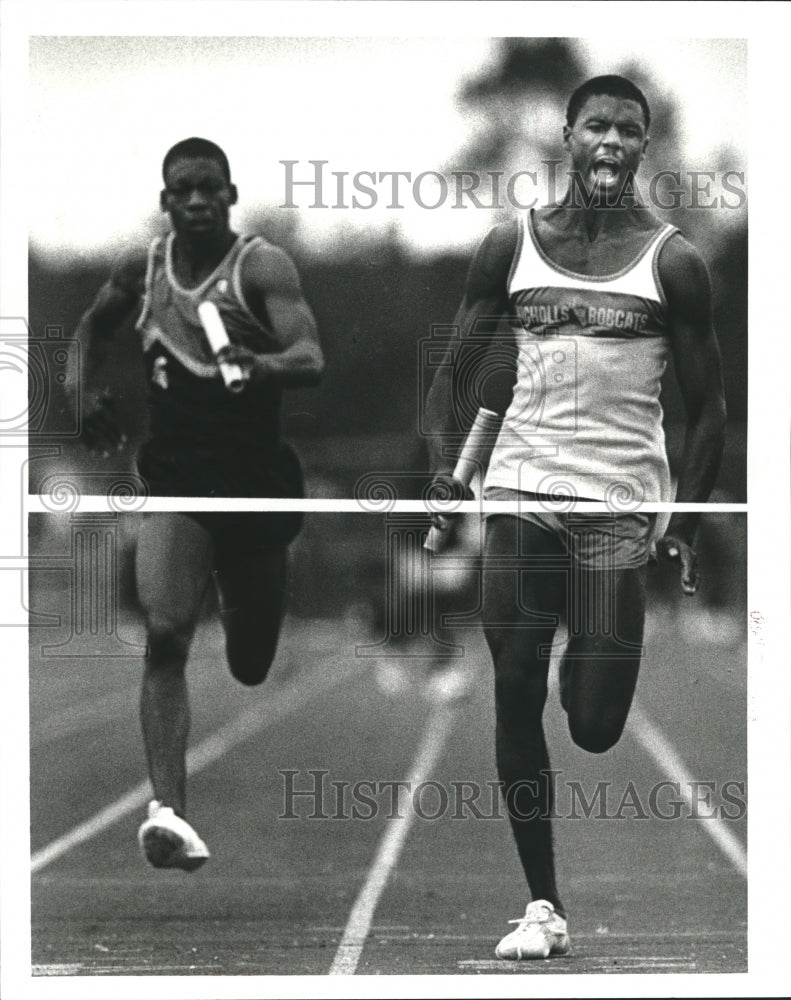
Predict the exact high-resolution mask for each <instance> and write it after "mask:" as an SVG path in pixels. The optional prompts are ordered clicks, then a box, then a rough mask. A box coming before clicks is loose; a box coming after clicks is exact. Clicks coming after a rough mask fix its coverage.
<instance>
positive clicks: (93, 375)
mask: <svg viewBox="0 0 791 1000" xmlns="http://www.w3.org/2000/svg"><path fill="white" fill-rule="evenodd" d="M145 274H146V254H145V251H143V252H138V251H133V252H132V253H130V254H128V255H127V256H125V257H124V258H122V259H121V260H119V261H118V263H117V264H116V265H115V266H114V267H113V269H112V271H111V272H110V277H109V278H108V279H107V281H106V282H105V283H104V284H103V285H102V287H101V288H100V289H99V291H98V292H97V294H96V298H95V299H94V300H93V302H92V303H91V305H90V306H89V307H88V309H87V310H86V311H85V312H84V313H83V314H82V316H81V317H80V320H79V322H78V324H77V329H76V330H75V336H76V337H77V339H78V340H79V342H80V354H81V358H80V360H79V370H78V368H77V365H76V364H73V365H72V366H70V367H69V369H68V370H67V372H66V382H65V388H66V391H67V392H69V393H70V394H71V395H72V396H74V395H76V393H77V389H78V387H80V388H82V391H83V393H84V398H85V399H86V400H91V399H95V397H96V394H97V393H98V392H99V391H101V387H100V386H99V385H98V373H99V371H100V369H101V368H102V365H103V364H104V362H105V361H106V359H107V356H108V354H109V350H110V342H111V340H112V338H113V335H114V334H115V332H116V331H117V329H118V327H119V326H120V325H121V324H122V323H123V321H124V320H125V319H126V318H127V317H128V316H129V314H130V313H131V312H132V310H133V309H135V307H136V306H137V305H138V303H139V301H140V299H141V297H142V295H143V291H144V284H145Z"/></svg>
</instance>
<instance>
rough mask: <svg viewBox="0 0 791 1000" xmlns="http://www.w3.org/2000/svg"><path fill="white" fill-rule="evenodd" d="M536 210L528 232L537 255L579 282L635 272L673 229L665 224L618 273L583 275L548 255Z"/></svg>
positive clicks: (611, 277)
mask: <svg viewBox="0 0 791 1000" xmlns="http://www.w3.org/2000/svg"><path fill="white" fill-rule="evenodd" d="M534 211H535V209H533V208H531V209H529V210H528V213H527V231H528V234H529V235H530V241H531V243H532V244H533V247H534V248H535V251H536V253H537V254H538V255H539V257H540V258H541V260H543V261H544V263H545V264H546V265H547V266H548V267H551V268H552V270H553V271H557V272H558V273H559V274H565V275H566V276H567V277H569V278H577V279H578V280H579V281H593V282H605V281H615V280H616V279H617V278H622V277H623V276H624V275H625V274H628V273H629V272H630V271H632V270H634V268H635V267H637V265H638V264H639V263H640V261H641V260H643V258H644V257H645V256H646V254H647V253H648V251H649V250H650V249H651V247H653V246H654V245H655V244H656V243H657V242H658V240H659V238H660V237H661V236H663V235H664V234H665V233H666V232H668V231H669V230H670V229H672V228H673V227H672V226H671V225H670V224H669V223H665V224H663V225H661V226H660V227H659V229H657V230H656V232H655V233H652V234H651V238H650V239H649V240H648V241H647V242H646V244H645V246H644V247H643V248H642V249H641V250H640V251H639V253H638V254H637V256H636V257H634V258H633V259H632V260H631V261H630V262H629V263H628V264H627V265H626V266H625V267H622V268H621V269H620V270H618V271H613V272H612V273H611V274H582V273H581V272H579V271H572V270H571V268H568V267H564V266H563V265H562V264H558V263H557V261H554V260H552V258H551V257H550V256H549V255H548V254H547V252H546V251H545V250H544V248H543V247H542V246H541V244H540V243H539V242H538V236H537V234H536V231H535V227H534V225H533V212H534Z"/></svg>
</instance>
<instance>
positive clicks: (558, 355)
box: [424, 77, 725, 959]
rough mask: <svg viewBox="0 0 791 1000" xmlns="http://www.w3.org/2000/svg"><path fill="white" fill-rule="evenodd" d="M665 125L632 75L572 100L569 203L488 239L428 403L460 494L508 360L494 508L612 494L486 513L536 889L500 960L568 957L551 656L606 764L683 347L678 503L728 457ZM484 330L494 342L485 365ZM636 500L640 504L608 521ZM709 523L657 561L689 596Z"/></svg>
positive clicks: (446, 483)
mask: <svg viewBox="0 0 791 1000" xmlns="http://www.w3.org/2000/svg"><path fill="white" fill-rule="evenodd" d="M649 125H650V112H649V109H648V104H647V102H646V99H645V97H644V95H643V94H642V93H641V92H640V91H639V90H638V89H637V88H636V87H635V86H634V84H632V83H631V82H630V81H628V80H625V79H624V78H622V77H598V78H595V79H593V80H589V81H588V82H587V83H586V84H583V85H582V86H581V87H579V88H578V89H577V90H576V91H575V93H574V94H573V95H572V97H571V100H570V101H569V105H568V109H567V116H566V125H565V126H564V129H563V140H564V145H565V147H566V150H567V152H568V154H569V156H570V160H571V168H572V170H571V173H570V178H571V181H570V185H569V190H568V192H567V194H566V196H565V198H564V199H563V201H562V202H561V203H560V204H558V205H553V206H550V207H548V208H544V209H540V210H538V211H535V212H531V213H530V214H529V215H528V216H525V217H523V218H522V219H521V220H519V221H518V222H514V223H510V224H507V225H503V226H498V227H496V228H495V229H493V230H492V232H490V233H489V235H488V236H487V237H486V239H485V240H484V242H483V243H482V245H481V247H480V249H479V250H478V252H477V254H476V256H475V258H474V260H473V263H472V266H471V268H470V271H469V274H468V277H467V285H466V289H465V295H464V300H463V302H462V304H461V307H460V309H459V312H458V313H457V316H456V326H457V327H458V336H457V337H456V338H455V339H453V340H452V342H451V343H450V346H449V347H448V349H447V351H446V354H445V357H444V359H442V362H441V364H440V365H439V366H438V367H437V369H436V375H435V378H434V382H433V384H432V387H431V390H430V392H429V396H428V400H427V407H426V420H425V422H424V426H425V425H427V426H428V429H429V432H430V435H431V436H430V438H429V450H430V453H431V457H432V467H433V470H434V472H435V475H436V485H437V487H438V488H439V489H440V490H441V491H442V492H444V493H445V494H446V495H447V490H448V489H450V490H451V491H452V492H455V494H456V495H458V496H459V497H462V496H464V495H465V490H464V489H463V488H462V485H461V484H460V483H457V482H455V480H453V478H452V476H450V474H449V473H448V472H447V470H448V468H449V467H452V455H451V457H450V458H449V456H448V452H449V451H450V450H451V449H449V448H448V443H449V442H453V440H454V439H458V433H459V430H461V431H464V430H465V429H466V425H468V424H469V421H471V419H472V414H474V413H475V412H476V410H477V408H478V406H480V405H481V404H482V403H488V404H489V405H490V406H491V401H490V400H489V399H486V400H483V399H480V398H471V396H470V390H469V388H468V387H470V386H473V387H478V386H489V385H490V384H491V381H492V378H491V376H492V375H493V374H496V369H497V367H498V365H500V364H501V359H502V358H503V357H504V356H506V355H510V356H512V357H513V358H514V359H515V360H514V365H513V367H514V368H515V369H516V374H515V385H514V388H513V396H512V398H511V399H510V400H509V401H508V402H507V403H506V404H505V405H504V407H503V408H504V410H505V419H504V423H503V427H502V430H501V432H500V434H499V436H498V439H497V444H496V447H495V449H494V452H493V455H492V458H491V461H490V465H489V469H488V474H487V477H486V487H487V488H486V496H487V497H488V498H491V499H521V498H524V499H526V500H532V501H536V500H537V499H539V498H541V499H542V502H543V503H544V505H545V507H546V496H545V495H546V494H553V495H555V496H558V495H560V496H565V497H572V498H573V497H580V498H587V499H593V500H601V501H608V502H609V504H608V503H602V513H601V514H584V513H580V514H574V513H573V511H572V512H566V513H563V512H560V513H558V512H557V511H554V512H549V511H548V510H544V511H539V512H537V513H535V512H532V511H527V510H524V509H520V510H519V511H518V513H516V514H506V513H491V512H490V513H489V514H488V515H487V523H486V545H485V564H484V579H483V624H484V630H485V634H486V639H487V642H488V644H489V648H490V651H491V654H492V658H493V661H494V670H495V707H496V714H497V739H496V745H497V766H498V772H499V776H500V780H501V782H502V786H503V789H504V799H505V803H506V806H507V808H508V812H509V816H510V818H511V821H512V823H511V826H512V831H513V834H514V838H515V840H516V846H517V850H518V853H519V857H520V860H521V863H522V867H523V870H524V873H525V878H526V880H527V883H528V888H529V891H530V895H531V902H530V903H529V905H528V907H527V910H526V912H525V915H524V917H523V918H520V919H519V920H518V921H516V923H517V927H516V929H515V930H514V931H513V932H511V933H510V934H507V935H506V936H505V937H504V938H503V939H502V940H501V941H500V943H499V944H498V945H497V948H496V954H497V955H498V957H500V958H506V959H514V958H517V959H529V958H546V957H548V956H549V955H553V954H557V955H561V954H565V953H566V952H567V951H568V949H569V938H568V933H567V925H566V910H565V906H564V904H563V902H562V900H561V898H560V896H559V893H558V888H557V885H556V880H555V865H554V853H553V845H552V833H551V826H550V818H549V817H550V816H551V814H552V808H553V787H552V782H551V779H550V764H549V755H548V752H547V746H546V741H545V738H544V730H543V722H542V716H543V709H544V704H545V701H546V697H547V675H548V669H549V657H550V651H551V648H552V644H553V640H554V638H555V632H556V628H557V624H558V622H559V621H560V620H561V618H565V619H566V621H567V624H568V635H569V638H568V643H567V646H566V650H565V653H564V656H563V661H562V665H561V684H560V688H561V702H562V704H563V707H564V708H565V710H566V712H567V715H568V723H569V730H570V733H571V736H572V738H573V739H574V741H575V742H576V743H577V744H578V745H579V746H581V747H583V748H585V749H587V750H589V751H591V752H593V753H601V752H603V751H605V750H607V749H609V748H610V747H611V746H613V745H614V744H615V743H616V742H617V741H618V739H619V738H620V735H621V732H622V731H623V727H624V725H625V723H626V718H627V715H628V712H629V707H630V705H631V701H632V695H633V693H634V688H635V684H636V681H637V673H638V669H639V665H640V658H641V654H642V642H643V625H644V616H645V563H646V561H647V559H648V552H649V543H650V538H651V531H652V527H653V517H652V515H650V514H647V513H644V512H642V511H640V510H639V504H640V502H641V501H659V500H667V499H668V498H669V497H670V477H669V474H668V467H667V459H666V457H665V449H664V438H663V434H662V422H661V421H662V412H661V409H660V406H659V383H660V379H661V377H662V373H663V371H664V369H665V364H666V360H667V358H668V357H669V356H670V354H671V353H672V355H673V358H674V362H675V369H676V373H677V376H678V382H679V386H680V388H681V393H682V396H683V399H684V403H685V405H686V410H687V433H686V437H685V443H684V450H683V454H682V456H681V461H680V466H679V469H678V486H677V491H676V499H677V500H678V501H683V502H696V503H699V502H705V501H706V500H707V499H708V497H709V493H710V491H711V489H712V486H713V484H714V479H715V477H716V474H717V470H718V467H719V461H720V456H721V451H722V438H723V433H724V422H725V410H724V402H723V390H722V377H721V373H720V359H719V351H718V347H717V341H716V338H715V335H714V330H713V327H712V309H711V292H710V283H709V278H708V273H707V270H706V267H705V265H704V263H703V261H702V259H701V257H700V255H699V254H698V253H697V251H696V250H695V249H694V248H693V247H691V246H690V245H689V244H688V243H687V242H686V241H685V240H684V239H683V238H682V237H681V235H680V234H678V233H677V232H676V231H675V230H673V229H672V227H667V226H663V225H662V223H661V222H660V221H659V220H658V219H656V218H655V217H654V216H653V215H652V214H651V213H650V212H648V211H647V210H646V209H645V208H644V207H642V206H641V205H640V204H639V203H638V201H637V199H636V198H635V196H634V195H635V188H634V174H635V172H636V171H637V169H638V167H639V165H640V163H641V161H642V159H643V155H644V153H645V149H646V146H647V143H648V129H649ZM504 331H510V333H507V334H506V335H505V336H504ZM483 338H489V341H490V343H491V344H492V349H491V350H490V351H489V352H488V354H484V352H483V351H482V349H481V347H480V344H481V341H482V339H483ZM476 363H477V364H479V365H480V369H479V371H478V375H479V376H480V377H476V373H475V372H474V371H473V369H474V366H475V364H476ZM510 381H511V382H513V381H514V377H513V376H512V378H511V380H510ZM465 393H466V394H465ZM501 412H502V410H501ZM625 501H629V502H630V503H631V504H632V506H633V507H634V508H635V509H633V510H631V511H630V512H629V513H626V514H616V513H613V512H612V509H613V508H614V509H616V510H617V509H618V505H619V504H622V503H624V502H625ZM611 505H612V506H611ZM556 506H557V505H556ZM696 522H697V517H696V515H691V514H682V513H679V514H674V515H673V516H672V517H671V519H670V522H669V526H668V529H667V532H666V534H665V535H664V537H663V538H662V539H660V540H659V542H658V543H657V551H658V554H659V556H660V557H662V558H665V559H669V560H672V561H675V562H676V563H677V565H678V568H679V572H680V578H681V585H682V589H683V590H684V592H685V593H687V594H693V593H694V592H695V590H696V589H697V584H698V578H697V569H696V560H695V553H694V551H693V549H692V545H693V541H694V532H695V526H696Z"/></svg>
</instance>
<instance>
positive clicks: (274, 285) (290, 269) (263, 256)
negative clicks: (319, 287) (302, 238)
mask: <svg viewBox="0 0 791 1000" xmlns="http://www.w3.org/2000/svg"><path fill="white" fill-rule="evenodd" d="M241 277H242V286H243V288H244V289H245V291H247V290H253V289H256V290H258V291H264V292H266V291H270V292H271V291H273V290H275V289H298V288H299V275H298V273H297V268H296V266H295V264H294V261H293V260H292V259H291V257H290V256H289V255H288V254H287V253H286V251H285V250H283V249H282V248H281V247H278V246H275V244H274V243H270V242H269V241H268V240H266V239H264V238H263V237H258V238H257V239H256V240H254V241H253V242H252V243H251V245H250V247H249V248H248V249H247V251H246V252H245V255H244V258H243V260H242V273H241Z"/></svg>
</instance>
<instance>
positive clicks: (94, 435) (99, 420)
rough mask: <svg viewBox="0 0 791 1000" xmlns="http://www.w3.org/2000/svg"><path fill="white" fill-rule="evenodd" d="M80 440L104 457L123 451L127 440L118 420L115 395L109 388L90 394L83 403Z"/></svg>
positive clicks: (89, 448) (90, 449)
mask: <svg viewBox="0 0 791 1000" xmlns="http://www.w3.org/2000/svg"><path fill="white" fill-rule="evenodd" d="M80 440H81V441H82V443H83V444H84V445H85V447H86V448H87V449H88V450H89V451H91V452H94V453H96V454H100V455H101V456H102V458H109V457H110V455H111V453H112V452H114V451H121V449H122V448H123V447H124V445H125V444H126V441H127V437H126V434H124V433H123V431H122V430H121V427H120V424H119V422H118V414H117V406H116V400H115V397H114V396H113V395H112V393H110V392H109V391H108V390H106V389H105V390H102V391H101V392H97V393H93V394H91V395H89V396H88V398H87V399H86V400H85V401H84V405H83V417H82V428H81V434H80Z"/></svg>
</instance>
